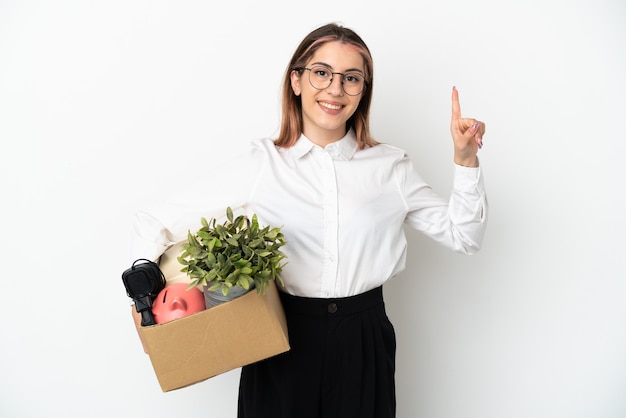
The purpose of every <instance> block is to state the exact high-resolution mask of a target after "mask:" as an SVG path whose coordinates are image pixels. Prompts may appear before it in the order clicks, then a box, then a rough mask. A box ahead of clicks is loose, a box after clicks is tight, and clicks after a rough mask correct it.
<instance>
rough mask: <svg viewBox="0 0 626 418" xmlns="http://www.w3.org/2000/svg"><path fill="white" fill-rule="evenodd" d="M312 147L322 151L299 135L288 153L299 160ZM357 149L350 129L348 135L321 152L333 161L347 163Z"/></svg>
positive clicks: (353, 134)
mask: <svg viewBox="0 0 626 418" xmlns="http://www.w3.org/2000/svg"><path fill="white" fill-rule="evenodd" d="M314 147H317V148H320V149H322V148H321V147H318V146H317V145H315V144H314V143H313V142H311V140H310V139H309V138H307V137H306V136H304V134H301V135H300V138H298V140H297V141H296V143H295V144H294V145H293V146H292V147H291V150H290V151H291V153H292V154H293V156H294V157H295V158H296V159H299V158H302V157H304V156H305V155H306V154H308V153H309V152H311V150H312V149H313V148H314ZM357 149H358V144H357V141H356V134H355V133H354V130H352V129H350V130H349V131H348V133H347V134H346V135H345V136H344V137H343V138H341V139H340V140H339V141H336V142H332V143H330V144H328V145H326V147H325V148H323V151H325V152H327V153H328V154H330V156H331V157H332V158H333V159H343V160H345V161H349V160H350V159H352V157H353V156H354V153H356V151H357Z"/></svg>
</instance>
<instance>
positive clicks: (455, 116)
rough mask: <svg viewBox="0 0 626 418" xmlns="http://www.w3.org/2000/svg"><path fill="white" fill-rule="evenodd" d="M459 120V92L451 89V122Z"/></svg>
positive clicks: (454, 88) (453, 88)
mask: <svg viewBox="0 0 626 418" xmlns="http://www.w3.org/2000/svg"><path fill="white" fill-rule="evenodd" d="M459 119H461V104H460V103H459V91H458V90H457V89H456V87H452V120H453V121H454V120H459Z"/></svg>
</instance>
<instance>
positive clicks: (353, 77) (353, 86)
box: [302, 65, 366, 96]
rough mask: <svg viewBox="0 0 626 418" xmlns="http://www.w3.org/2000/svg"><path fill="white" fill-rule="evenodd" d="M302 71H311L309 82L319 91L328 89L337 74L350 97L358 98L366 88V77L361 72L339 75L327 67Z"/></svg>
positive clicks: (319, 66) (315, 67) (322, 66)
mask: <svg viewBox="0 0 626 418" xmlns="http://www.w3.org/2000/svg"><path fill="white" fill-rule="evenodd" d="M302 69H303V70H308V71H309V82H310V83H311V85H312V86H313V88H315V89H317V90H324V89H327V88H328V87H329V86H330V85H331V84H332V83H333V77H334V76H335V74H337V75H340V76H341V87H342V88H343V91H344V92H345V93H346V94H347V95H348V96H358V95H359V94H361V92H362V91H363V89H364V88H365V84H366V83H365V76H364V75H363V73H361V72H357V71H349V72H347V73H338V72H333V71H332V70H331V69H330V67H327V66H325V65H314V66H313V67H311V68H307V67H304V68H302Z"/></svg>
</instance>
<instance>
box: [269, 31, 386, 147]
mask: <svg viewBox="0 0 626 418" xmlns="http://www.w3.org/2000/svg"><path fill="white" fill-rule="evenodd" d="M333 41H339V42H343V43H345V44H348V45H353V46H355V47H356V48H357V50H358V51H359V52H360V53H361V55H362V56H363V61H364V63H365V80H366V84H365V89H364V90H363V92H362V96H361V100H360V102H359V106H358V107H357V109H356V111H355V112H354V114H353V115H352V116H351V117H350V119H348V121H347V128H348V129H349V128H354V131H355V133H356V138H357V143H358V146H359V148H360V149H363V148H365V147H368V146H373V145H376V144H377V142H376V141H375V140H374V138H372V136H371V134H370V128H369V110H370V104H371V102H372V89H373V87H374V68H373V65H374V63H373V61H372V55H371V53H370V51H369V48H368V47H367V45H366V44H365V42H363V39H361V37H360V36H359V35H357V34H356V33H355V32H354V31H352V30H351V29H348V28H345V27H342V26H339V25H337V24H335V23H330V24H327V25H324V26H321V27H319V28H317V29H315V30H314V31H313V32H311V33H309V34H308V35H307V36H306V37H305V38H304V39H303V40H302V42H301V43H300V45H299V46H298V48H297V49H296V51H295V52H294V54H293V56H292V57H291V61H290V62H289V65H288V66H287V70H286V71H285V78H284V80H283V86H282V120H281V126H280V133H279V134H278V138H276V140H275V141H274V143H275V144H276V145H278V146H283V147H290V146H292V145H293V144H295V143H296V141H297V140H298V138H299V137H300V135H301V134H302V129H303V126H302V101H301V98H300V96H296V94H295V93H294V92H293V89H292V88H291V72H292V71H298V72H299V74H300V75H302V73H303V71H304V70H303V67H304V66H305V65H306V63H307V61H308V60H309V59H310V58H311V57H312V56H313V55H314V54H315V51H317V50H318V49H319V48H320V47H321V46H322V45H324V44H325V43H328V42H333Z"/></svg>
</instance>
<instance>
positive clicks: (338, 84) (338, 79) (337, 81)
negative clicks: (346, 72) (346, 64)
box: [326, 74, 343, 96]
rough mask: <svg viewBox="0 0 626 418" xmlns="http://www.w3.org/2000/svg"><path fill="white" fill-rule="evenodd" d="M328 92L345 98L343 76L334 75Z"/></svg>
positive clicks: (327, 89)
mask: <svg viewBox="0 0 626 418" xmlns="http://www.w3.org/2000/svg"><path fill="white" fill-rule="evenodd" d="M326 91H327V92H328V93H329V94H332V95H333V96H343V76H342V75H341V74H333V78H331V79H330V85H329V86H328V87H327V88H326Z"/></svg>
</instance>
